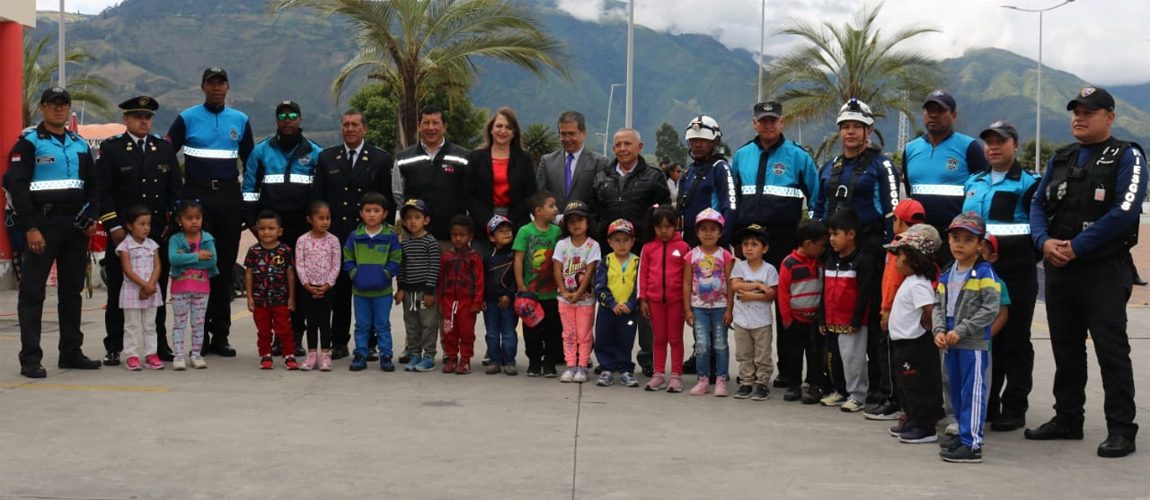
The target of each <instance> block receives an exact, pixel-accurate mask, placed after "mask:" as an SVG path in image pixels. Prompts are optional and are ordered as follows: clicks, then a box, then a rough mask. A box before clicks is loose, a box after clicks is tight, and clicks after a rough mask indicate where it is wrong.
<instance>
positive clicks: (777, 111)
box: [754, 101, 783, 121]
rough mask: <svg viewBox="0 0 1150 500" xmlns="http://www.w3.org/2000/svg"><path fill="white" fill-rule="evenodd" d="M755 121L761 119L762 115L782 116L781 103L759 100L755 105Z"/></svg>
mask: <svg viewBox="0 0 1150 500" xmlns="http://www.w3.org/2000/svg"><path fill="white" fill-rule="evenodd" d="M754 111H755V121H759V120H762V119H763V118H764V117H767V116H773V117H775V118H782V117H783V105H782V104H780V103H779V102H778V101H767V102H760V103H758V104H756V105H755V110H754Z"/></svg>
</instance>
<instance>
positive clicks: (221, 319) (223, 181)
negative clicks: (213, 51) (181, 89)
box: [168, 66, 255, 356]
mask: <svg viewBox="0 0 1150 500" xmlns="http://www.w3.org/2000/svg"><path fill="white" fill-rule="evenodd" d="M230 88H231V86H230V84H229V83H228V73H227V72H226V71H224V70H223V69H222V68H219V67H216V66H213V67H210V68H208V69H205V70H204V75H203V78H202V79H201V80H200V89H201V90H202V91H203V92H204V103H203V104H199V105H196V106H192V107H190V108H188V109H185V110H184V111H182V112H180V115H179V116H177V117H176V120H175V121H174V122H172V127H171V128H170V129H168V138H169V140H171V141H172V146H173V147H175V149H176V151H182V152H183V153H184V196H186V197H188V198H191V199H198V200H199V201H200V204H201V205H202V206H203V211H204V229H205V230H206V231H208V232H210V233H211V234H212V236H213V237H214V238H215V239H216V251H217V257H218V258H217V261H218V263H219V264H218V267H219V271H220V274H219V275H218V276H216V277H214V278H212V290H211V295H210V296H209V297H208V310H207V314H206V316H205V318H204V352H205V353H208V352H215V353H216V354H219V355H221V356H235V355H236V351H235V349H232V346H231V345H230V344H228V334H229V333H230V331H231V325H232V312H231V302H232V282H233V279H234V277H235V262H236V254H237V253H239V246H240V231H241V230H242V229H243V217H242V216H241V214H242V213H243V208H244V207H243V198H242V197H241V196H240V183H239V178H240V168H239V164H238V163H237V161H243V162H244V163H247V161H248V157H249V156H250V155H251V152H252V149H253V148H254V146H255V144H254V140H253V139H252V127H251V124H250V122H249V120H248V115H246V114H244V113H243V112H241V111H238V110H236V109H233V108H229V107H227V106H226V103H227V97H228V90H229V89H230ZM209 337H210V338H209Z"/></svg>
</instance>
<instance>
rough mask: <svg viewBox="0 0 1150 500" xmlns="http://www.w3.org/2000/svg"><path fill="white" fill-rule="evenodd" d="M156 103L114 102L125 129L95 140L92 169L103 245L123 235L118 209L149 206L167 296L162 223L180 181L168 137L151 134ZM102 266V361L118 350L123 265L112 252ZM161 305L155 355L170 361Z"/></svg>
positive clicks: (114, 359) (113, 359)
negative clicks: (96, 179)
mask: <svg viewBox="0 0 1150 500" xmlns="http://www.w3.org/2000/svg"><path fill="white" fill-rule="evenodd" d="M159 108H160V103H158V102H156V100H155V99H154V98H152V97H149V96H138V97H133V98H131V99H128V100H126V101H124V102H122V103H120V109H121V110H123V116H124V125H125V126H126V127H127V131H126V132H124V133H123V134H120V135H117V136H115V137H111V138H109V139H107V140H105V141H104V142H102V143H101V144H100V155H99V159H97V160H96V170H97V171H98V172H99V175H100V207H101V208H102V210H101V212H103V213H102V214H101V215H100V222H101V223H103V224H104V229H105V230H107V232H108V236H109V238H110V239H111V241H110V243H109V244H108V249H109V250H111V249H114V248H116V246H117V245H118V244H119V243H120V242H121V241H123V239H124V236H125V235H126V234H127V232H126V229H125V228H124V226H123V222H122V221H121V220H120V215H119V214H120V213H123V212H125V211H127V210H128V208H129V207H131V206H133V205H144V206H146V207H148V208H149V209H151V211H152V221H153V222H152V232H151V234H149V235H148V237H149V238H151V239H152V240H154V241H156V242H157V243H159V244H160V248H161V249H163V250H164V251H161V252H160V265H161V271H160V282H159V284H160V286H159V289H160V293H162V294H164V298H165V300H166V299H167V289H168V252H167V251H166V249H167V236H168V232H169V228H170V227H171V226H170V225H169V224H168V222H169V219H170V218H171V214H172V211H173V210H174V208H175V204H176V201H177V200H179V199H180V192H181V191H182V189H183V185H184V181H183V177H182V176H181V175H180V164H179V162H178V161H177V160H176V150H175V149H174V148H173V147H172V145H171V144H170V143H168V141H165V140H164V139H162V138H160V136H158V135H153V134H151V131H152V117H153V116H154V115H155V113H156V110H157V109H159ZM104 269H105V271H106V274H107V287H108V303H107V306H106V308H105V309H104V331H105V332H106V335H105V336H104V349H105V351H106V354H105V355H104V364H105V365H118V364H120V351H122V350H123V349H124V311H123V310H121V309H120V300H119V298H120V287H121V286H122V285H123V283H124V270H123V267H122V266H121V264H120V259H118V258H116V255H114V252H112V251H109V252H106V253H105V258H104ZM165 309H166V308H165V307H164V306H163V305H161V306H160V307H159V309H158V310H157V311H156V338H157V340H158V350H159V355H160V359H163V360H164V361H171V359H172V351H171V349H170V348H169V347H168V338H167V328H166V326H165V323H166V321H165V319H166V314H165Z"/></svg>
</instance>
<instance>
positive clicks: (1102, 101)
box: [1066, 86, 1114, 111]
mask: <svg viewBox="0 0 1150 500" xmlns="http://www.w3.org/2000/svg"><path fill="white" fill-rule="evenodd" d="M1079 104H1081V105H1083V106H1086V107H1087V108H1088V109H1105V110H1108V111H1114V96H1112V95H1110V92H1107V91H1106V89H1104V88H1102V87H1094V86H1090V87H1086V88H1084V89H1082V91H1081V92H1079V93H1078V96H1076V97H1075V98H1074V99H1071V100H1070V102H1068V103H1066V111H1074V107H1075V106H1077V105H1079Z"/></svg>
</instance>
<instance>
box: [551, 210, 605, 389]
mask: <svg viewBox="0 0 1150 500" xmlns="http://www.w3.org/2000/svg"><path fill="white" fill-rule="evenodd" d="M590 211H591V207H589V206H587V204H586V203H583V202H582V201H579V200H572V201H570V202H568V203H567V206H566V207H564V209H563V232H564V233H565V234H567V237H566V238H563V239H562V240H560V241H559V243H557V244H556V245H555V255H554V260H555V262H556V263H557V265H556V267H555V282H556V283H561V284H562V285H561V286H560V287H559V319H560V320H562V322H563V354H564V357H565V358H566V361H567V369H566V370H564V371H563V375H562V376H560V377H559V381H560V382H577V383H580V384H582V383H583V382H586V381H587V366H588V365H587V364H588V363H589V362H590V361H591V329H592V328H593V327H594V324H595V297H594V294H593V293H592V290H591V282H592V281H594V277H595V266H596V264H598V263H599V259H600V257H601V256H602V251H601V250H599V243H598V242H596V241H595V240H593V239H591V238H590V237H588V236H587V233H588V232H589V231H590V229H589V228H588V221H587V217H588V214H589V213H590Z"/></svg>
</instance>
